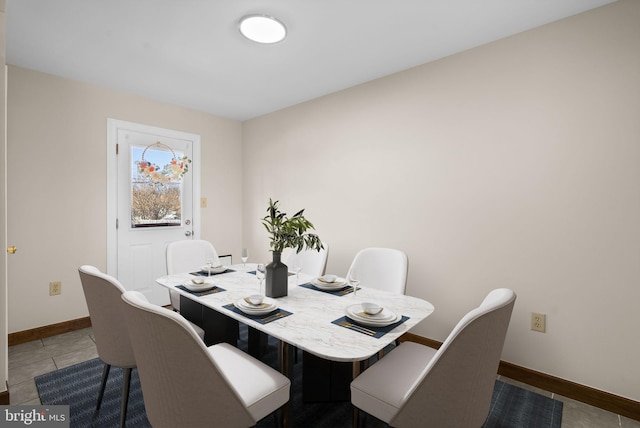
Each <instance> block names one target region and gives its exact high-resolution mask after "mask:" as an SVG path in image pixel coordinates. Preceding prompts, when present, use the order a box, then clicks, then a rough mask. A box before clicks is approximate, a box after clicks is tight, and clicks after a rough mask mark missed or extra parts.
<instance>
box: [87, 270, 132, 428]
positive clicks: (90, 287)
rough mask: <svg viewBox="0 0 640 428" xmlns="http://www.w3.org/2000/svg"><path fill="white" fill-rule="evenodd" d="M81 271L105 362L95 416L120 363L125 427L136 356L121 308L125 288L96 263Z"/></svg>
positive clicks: (94, 330)
mask: <svg viewBox="0 0 640 428" xmlns="http://www.w3.org/2000/svg"><path fill="white" fill-rule="evenodd" d="M78 271H79V273H80V281H81V283H82V290H83V291H84V297H85V300H86V302H87V307H88V308H89V317H90V318H91V327H92V329H93V334H94V336H95V340H96V348H97V350H98V356H99V357H100V359H101V360H102V361H103V362H104V364H105V365H104V369H103V371H102V382H101V383H100V391H99V392H98V400H97V403H96V410H95V413H94V418H95V417H96V416H97V415H98V413H99V412H100V406H101V404H102V398H103V397H104V390H105V387H106V385H107V379H108V377H109V371H110V370H111V366H115V367H121V368H122V369H123V376H122V401H121V408H120V426H121V427H124V426H125V421H126V419H127V403H128V401H129V385H130V381H131V370H132V369H133V368H134V367H136V359H135V357H134V354H133V348H132V347H131V342H130V341H129V331H128V325H127V322H126V320H125V318H124V313H123V311H122V308H123V307H124V306H125V304H124V302H123V301H122V293H124V292H125V291H126V290H125V289H124V287H123V286H122V284H120V282H119V281H118V280H117V279H115V278H114V277H112V276H110V275H107V274H104V273H102V272H100V270H99V269H98V268H96V267H94V266H88V265H84V266H80V268H79V269H78Z"/></svg>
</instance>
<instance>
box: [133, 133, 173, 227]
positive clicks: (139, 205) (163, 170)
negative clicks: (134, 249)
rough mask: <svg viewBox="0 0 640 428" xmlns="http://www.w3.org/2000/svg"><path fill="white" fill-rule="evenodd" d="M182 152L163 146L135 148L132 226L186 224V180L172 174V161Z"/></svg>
mask: <svg viewBox="0 0 640 428" xmlns="http://www.w3.org/2000/svg"><path fill="white" fill-rule="evenodd" d="M174 156H175V157H174ZM182 156H183V154H182V153H178V152H175V155H174V152H171V150H170V149H169V148H168V147H163V146H148V147H146V148H145V147H132V148H131V159H132V165H131V227H132V228H141V227H160V226H180V225H181V224H182V180H175V179H173V178H172V177H171V174H170V169H171V165H172V161H173V160H174V159H180V158H181V157H182Z"/></svg>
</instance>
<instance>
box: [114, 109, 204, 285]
mask: <svg viewBox="0 0 640 428" xmlns="http://www.w3.org/2000/svg"><path fill="white" fill-rule="evenodd" d="M119 130H125V131H133V132H140V133H148V134H157V135H161V136H165V137H168V138H176V139H183V140H190V141H192V142H193V158H192V159H191V165H190V166H189V170H190V171H189V172H190V173H191V174H193V197H192V204H193V210H192V211H193V215H192V218H191V220H192V224H193V228H192V230H193V235H192V236H191V237H190V238H189V239H200V229H201V216H200V204H199V203H198V202H199V201H200V135H197V134H191V133H188V132H182V131H176V130H172V129H166V128H159V127H156V126H150V125H144V124H140V123H134V122H127V121H123V120H118V119H111V118H107V225H106V226H107V273H108V274H109V275H111V276H114V277H116V278H117V277H118V230H117V226H116V225H117V222H118V154H117V148H116V144H117V141H118V131H119ZM123 224H126V222H124V223H123Z"/></svg>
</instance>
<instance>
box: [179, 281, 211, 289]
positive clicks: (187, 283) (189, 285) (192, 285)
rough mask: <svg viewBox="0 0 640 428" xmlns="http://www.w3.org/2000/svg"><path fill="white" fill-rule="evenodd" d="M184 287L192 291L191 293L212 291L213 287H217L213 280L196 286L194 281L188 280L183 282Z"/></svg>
mask: <svg viewBox="0 0 640 428" xmlns="http://www.w3.org/2000/svg"><path fill="white" fill-rule="evenodd" d="M182 285H184V286H185V287H186V288H187V290H190V291H207V290H211V289H212V288H213V287H215V286H216V285H215V284H214V283H213V280H212V279H205V280H204V282H203V283H202V284H196V283H195V282H193V280H192V279H188V280H186V281H185V282H183V283H182Z"/></svg>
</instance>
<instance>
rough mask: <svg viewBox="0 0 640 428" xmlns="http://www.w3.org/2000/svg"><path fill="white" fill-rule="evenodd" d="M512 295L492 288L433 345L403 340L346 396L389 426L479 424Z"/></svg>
mask: <svg viewBox="0 0 640 428" xmlns="http://www.w3.org/2000/svg"><path fill="white" fill-rule="evenodd" d="M515 300H516V295H515V293H514V292H513V291H512V290H509V289H506V288H500V289H496V290H493V291H491V292H490V293H489V294H488V295H487V297H486V298H485V299H484V301H483V302H482V304H480V306H479V307H477V308H476V309H474V310H472V311H470V312H469V313H467V314H466V315H465V316H464V317H463V318H462V320H460V322H459V323H458V324H457V325H456V327H455V328H454V329H453V331H452V332H451V333H450V334H449V336H448V337H447V339H446V340H445V341H444V343H443V344H442V346H441V347H440V349H438V350H435V349H433V348H430V347H427V346H423V345H420V344H417V343H413V342H403V343H402V344H401V345H400V346H398V347H397V348H395V349H394V350H392V351H391V352H389V354H387V355H386V356H385V357H384V358H383V359H381V360H380V361H378V362H377V363H375V364H374V365H372V366H371V367H370V368H369V369H367V370H365V371H364V372H363V373H362V374H360V376H358V377H357V378H355V379H354V380H353V381H352V382H351V402H352V403H353V405H354V406H355V407H357V408H358V409H361V410H363V411H365V412H367V413H369V414H370V415H372V416H375V417H376V418H378V419H380V420H382V421H384V422H386V423H388V424H389V425H391V426H393V427H399V428H401V427H416V426H425V424H428V425H429V426H434V427H451V428H458V427H460V428H467V427H480V426H482V424H483V423H484V421H485V419H486V418H487V415H488V414H489V406H490V404H491V397H492V394H493V388H494V383H495V380H496V375H497V371H498V364H499V363H500V355H501V354H502V348H503V345H504V341H505V337H506V334H507V328H508V327H509V321H510V319H511V312H512V311H513V306H514V304H515Z"/></svg>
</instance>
